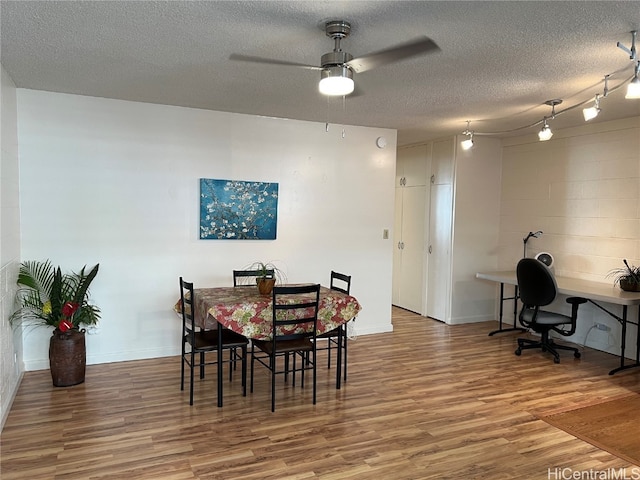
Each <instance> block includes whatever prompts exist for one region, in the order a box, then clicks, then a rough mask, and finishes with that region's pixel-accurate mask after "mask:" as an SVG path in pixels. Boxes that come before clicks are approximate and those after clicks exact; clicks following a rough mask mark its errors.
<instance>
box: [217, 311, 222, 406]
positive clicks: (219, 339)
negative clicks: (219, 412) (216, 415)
mask: <svg viewBox="0 0 640 480" xmlns="http://www.w3.org/2000/svg"><path fill="white" fill-rule="evenodd" d="M217 354H218V365H217V366H218V407H222V324H221V323H220V322H218V352H217Z"/></svg>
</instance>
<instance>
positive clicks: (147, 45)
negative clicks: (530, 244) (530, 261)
mask: <svg viewBox="0 0 640 480" xmlns="http://www.w3.org/2000/svg"><path fill="white" fill-rule="evenodd" d="M0 9H1V10H0V16H1V21H2V24H1V30H0V34H1V62H2V65H3V66H4V68H5V70H6V71H7V73H8V74H9V75H10V76H11V78H12V79H13V80H14V82H15V84H16V86H18V87H24V88H30V89H38V90H48V91H55V92H66V93H74V94H80V95H91V96H98V97H107V98H117V99H124V100H134V101H141V102H150V103H161V104H167V105H180V106H186V107H195V108H203V109H211V110H219V111H228V112H237V113H247V114H255V115H264V116H272V117H284V118H294V119H300V120H312V121H319V122H329V123H332V124H340V125H342V124H344V125H364V126H375V127H386V128H394V129H397V130H398V141H399V144H405V145H406V144H411V143H418V142H420V141H425V140H429V139H433V138H437V137H441V136H444V135H450V134H453V133H460V132H461V131H462V130H464V128H465V126H466V124H465V121H466V120H471V121H472V123H471V129H473V130H475V131H478V132H505V131H511V130H514V129H516V130H515V131H516V132H517V133H518V134H529V133H530V134H531V135H535V133H536V132H537V130H539V128H540V127H539V126H536V127H531V128H528V129H522V130H518V128H519V127H524V126H527V125H531V124H533V123H536V122H538V121H541V120H542V118H543V117H544V116H545V115H549V114H550V112H551V109H550V107H548V106H547V105H544V102H545V100H548V99H553V98H560V99H563V100H564V102H563V104H562V105H560V106H559V107H558V108H557V111H559V112H561V111H563V110H564V109H565V108H567V107H571V106H573V105H575V104H577V103H581V102H584V101H586V100H588V99H590V98H593V96H594V95H595V94H596V93H602V90H603V77H604V75H605V74H613V75H612V76H611V80H610V82H609V88H610V89H613V88H615V87H616V86H617V85H620V84H622V83H624V82H626V81H627V80H628V79H630V78H631V76H632V74H633V69H632V62H631V61H630V60H629V55H628V54H626V53H625V52H624V51H623V50H621V49H620V48H618V47H617V46H616V42H621V43H622V44H623V45H625V46H626V47H630V46H631V34H630V33H629V32H630V31H631V30H635V29H638V28H639V26H640V3H639V2H638V1H637V0H635V1H629V2H610V1H600V2H588V1H573V2H565V1H550V2H541V1H534V2H526V1H510V2H484V1H472V2H456V1H445V2H430V1H255V2H254V1H184V2H183V1H63V2H58V1H18V2H14V1H7V0H2V1H1V3H0ZM330 19H344V20H347V21H349V22H351V24H352V32H351V36H349V37H348V38H347V39H345V40H344V41H343V42H342V47H343V50H345V51H348V52H349V53H351V54H352V55H354V57H358V56H361V55H364V54H366V53H370V52H374V51H378V50H381V49H385V48H388V47H390V46H394V45H397V44H400V43H403V42H406V41H409V40H412V39H414V38H416V37H418V36H420V35H426V36H428V37H430V38H431V39H433V40H434V41H435V42H436V43H437V44H438V45H439V46H440V48H441V50H440V51H439V52H437V53H433V54H429V55H424V56H419V57H414V58H411V59H407V60H402V61H399V62H396V63H393V64H390V65H386V66H383V67H380V68H377V69H375V70H371V71H368V72H363V73H360V74H355V76H354V79H355V82H356V88H357V91H356V93H357V94H356V95H352V96H349V97H347V98H346V99H345V100H344V101H343V100H342V99H341V98H329V97H324V96H322V95H321V94H320V93H318V89H317V83H318V80H319V73H318V72H317V71H312V70H304V69H297V68H294V67H282V66H273V65H265V64H253V63H247V62H238V61H232V60H229V56H230V55H231V54H233V53H236V54H241V55H251V56H258V57H266V58H272V59H280V60H284V61H290V62H295V63H304V64H311V65H319V63H320V57H321V56H322V54H324V53H327V52H329V51H331V50H332V48H333V41H332V40H331V39H329V38H328V37H326V36H325V35H324V32H323V30H322V29H321V27H320V25H321V24H322V22H323V21H325V20H330ZM601 107H602V113H601V115H600V116H599V117H598V118H597V119H596V120H595V121H605V120H612V119H616V118H624V117H629V116H637V115H640V100H625V99H624V89H623V88H620V89H619V90H617V91H614V92H612V93H610V95H609V96H608V97H607V98H606V99H604V100H603V101H602V103H601ZM550 123H551V126H552V127H554V126H555V127H556V128H558V127H567V126H574V125H579V124H583V123H584V121H583V119H582V113H581V109H580V108H574V109H571V110H569V111H567V112H566V113H562V114H560V115H558V116H557V117H556V118H555V119H554V120H553V121H552V122H550ZM501 136H504V135H501Z"/></svg>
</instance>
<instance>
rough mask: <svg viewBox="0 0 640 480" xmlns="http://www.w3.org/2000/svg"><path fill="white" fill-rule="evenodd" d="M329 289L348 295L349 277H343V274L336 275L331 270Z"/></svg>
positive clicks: (336, 273)
mask: <svg viewBox="0 0 640 480" xmlns="http://www.w3.org/2000/svg"><path fill="white" fill-rule="evenodd" d="M329 288H330V289H331V290H337V291H338V292H342V293H345V294H347V295H349V291H350V290H351V275H345V274H344V273H338V272H334V271H333V270H332V271H331V283H330V285H329Z"/></svg>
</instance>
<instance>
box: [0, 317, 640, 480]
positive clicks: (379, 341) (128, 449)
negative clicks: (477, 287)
mask: <svg viewBox="0 0 640 480" xmlns="http://www.w3.org/2000/svg"><path fill="white" fill-rule="evenodd" d="M393 324H394V332H393V333H387V334H377V335H367V336H361V337H358V338H357V339H356V340H355V341H351V342H350V344H349V348H350V351H349V353H350V357H349V378H348V382H347V384H346V385H344V386H343V388H342V390H339V391H337V390H335V384H334V382H335V378H334V372H335V370H334V369H331V370H327V369H326V368H321V369H320V370H319V372H320V375H319V382H318V403H317V405H315V406H313V405H312V404H311V389H310V388H305V389H304V390H302V389H300V387H299V386H297V387H295V388H292V387H290V386H288V385H284V384H283V383H282V380H281V379H280V380H279V382H278V384H277V403H276V412H275V413H271V411H270V408H269V384H268V375H267V372H266V370H265V369H260V370H258V372H257V380H256V386H255V391H254V393H253V394H248V396H247V397H246V398H243V397H242V396H241V390H240V382H239V377H238V378H235V379H234V381H233V382H232V383H229V382H228V381H227V382H226V383H225V387H226V391H225V398H224V403H225V405H224V407H223V408H217V407H216V406H215V405H216V397H215V381H216V372H215V367H213V368H211V370H209V371H208V372H207V378H206V379H205V380H204V381H198V382H197V386H196V393H195V405H194V406H193V407H190V406H189V401H188V391H184V392H181V391H180V389H179V377H180V363H179V358H178V357H172V358H162V359H156V360H143V361H134V362H123V363H113V364H103V365H95V366H89V367H88V368H87V380H86V382H85V383H84V384H82V385H78V386H74V387H67V388H54V387H52V386H51V378H50V376H49V373H48V371H41V372H28V373H26V374H25V377H24V380H23V382H22V385H21V386H20V389H19V392H18V394H17V397H16V399H15V402H14V405H13V408H12V410H11V412H10V414H9V416H8V418H7V421H6V425H5V427H4V431H3V432H2V440H1V441H2V444H1V451H0V455H1V465H0V468H1V469H0V477H1V478H2V480H10V479H15V478H20V479H31V480H33V479H92V478H101V479H107V478H109V479H118V480H121V479H127V480H132V479H192V478H199V479H214V478H215V479H218V478H219V479H286V478H296V479H298V478H300V479H303V478H324V479H376V480H384V479H388V478H393V479H412V480H414V479H423V478H425V479H427V478H430V479H449V478H451V479H454V478H455V479H492V480H496V479H523V480H524V479H526V480H532V479H548V478H560V477H550V476H549V469H552V470H553V469H556V468H561V469H570V470H565V472H576V471H580V472H583V471H588V470H595V471H604V470H606V469H623V468H624V469H627V470H626V472H627V475H631V470H632V469H633V468H634V467H633V466H631V465H629V464H628V463H626V462H624V461H623V460H621V459H619V458H617V457H615V456H613V455H611V454H609V453H607V452H604V451H602V450H599V449H597V448H595V447H593V446H591V445H589V444H588V443H585V442H583V441H581V440H578V439H576V438H574V437H572V436H571V435H569V434H567V433H564V432H562V431H561V430H558V429H556V428H554V427H552V426H550V425H548V424H547V423H545V422H543V421H542V420H539V419H538V418H537V416H536V414H539V413H541V412H548V411H551V410H557V409H560V408H565V407H568V406H573V405H581V404H585V403H590V402H593V401H596V400H602V399H608V398H613V397H616V396H619V395H621V394H624V393H628V392H629V391H634V392H638V391H640V370H633V369H632V370H628V371H625V372H621V373H618V374H616V375H614V376H609V375H608V374H607V373H608V371H609V370H610V369H612V368H614V367H615V366H617V364H618V359H617V358H616V357H614V356H611V355H608V354H605V353H602V352H597V351H593V350H591V349H588V348H587V349H585V350H584V352H583V356H582V358H581V359H580V360H575V359H574V358H573V356H572V355H571V353H568V352H563V353H562V354H561V355H562V361H561V363H560V364H557V365H556V364H554V363H553V361H552V360H551V358H550V357H549V356H547V355H545V354H542V353H541V352H537V351H531V350H529V351H525V352H523V354H522V356H521V357H516V356H515V355H514V353H513V351H514V349H515V339H516V337H517V334H514V333H502V334H499V335H495V336H493V337H489V336H488V335H487V333H488V332H489V331H490V330H492V329H494V328H495V327H496V325H497V324H496V323H495V322H490V323H482V324H472V325H460V326H447V325H444V324H442V323H439V322H436V321H433V320H430V319H426V318H424V317H420V316H417V315H414V314H411V313H409V312H406V311H403V310H400V309H396V308H394V310H393ZM325 366H326V365H325ZM629 434H630V435H637V431H636V432H629ZM616 471H618V470H616ZM565 478H578V477H565ZM579 478H587V477H579ZM589 478H604V477H589ZM607 478H614V477H607ZM615 478H621V477H615Z"/></svg>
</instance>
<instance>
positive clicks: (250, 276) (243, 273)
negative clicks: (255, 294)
mask: <svg viewBox="0 0 640 480" xmlns="http://www.w3.org/2000/svg"><path fill="white" fill-rule="evenodd" d="M264 273H265V272H264V271H262V270H234V271H233V286H234V287H250V286H252V285H253V286H255V285H256V277H258V276H261V277H262V276H263V274H264ZM266 275H267V277H268V278H274V277H275V271H274V270H271V269H269V270H266Z"/></svg>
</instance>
